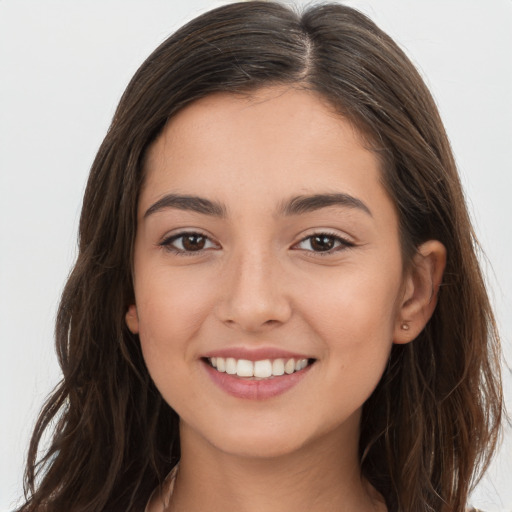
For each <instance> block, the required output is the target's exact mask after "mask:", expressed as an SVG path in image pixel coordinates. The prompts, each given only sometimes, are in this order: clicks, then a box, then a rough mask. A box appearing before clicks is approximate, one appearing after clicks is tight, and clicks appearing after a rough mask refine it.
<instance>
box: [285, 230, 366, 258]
mask: <svg viewBox="0 0 512 512" xmlns="http://www.w3.org/2000/svg"><path fill="white" fill-rule="evenodd" d="M315 236H326V237H330V238H334V239H335V241H337V242H340V244H339V245H338V246H335V247H333V248H332V249H329V250H327V251H314V250H310V249H300V248H297V246H298V245H299V244H301V243H302V242H305V241H306V240H308V239H311V238H313V237H315ZM355 246H356V244H355V242H353V241H352V240H350V239H349V238H348V237H347V236H343V235H341V234H340V233H337V232H334V231H331V230H329V229H319V230H316V231H313V232H311V233H309V234H307V235H306V236H303V237H302V238H301V239H300V240H299V241H298V242H296V243H294V244H293V246H292V249H294V250H299V251H304V252H307V253H311V254H313V255H315V256H327V255H329V254H334V253H337V252H340V251H344V250H346V249H350V248H352V247H355Z"/></svg>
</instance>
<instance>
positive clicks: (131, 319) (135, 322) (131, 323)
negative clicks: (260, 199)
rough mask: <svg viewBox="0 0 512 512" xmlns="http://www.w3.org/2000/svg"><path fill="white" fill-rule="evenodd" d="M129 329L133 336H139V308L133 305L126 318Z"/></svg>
mask: <svg viewBox="0 0 512 512" xmlns="http://www.w3.org/2000/svg"><path fill="white" fill-rule="evenodd" d="M124 319H125V322H126V325H127V326H128V329H130V331H131V332H132V334H139V317H138V315H137V306H135V304H132V305H131V306H130V307H129V308H128V311H127V312H126V315H125V317H124Z"/></svg>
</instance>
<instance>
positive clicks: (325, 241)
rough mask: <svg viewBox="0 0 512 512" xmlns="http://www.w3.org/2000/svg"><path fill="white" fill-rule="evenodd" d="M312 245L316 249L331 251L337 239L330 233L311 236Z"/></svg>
mask: <svg viewBox="0 0 512 512" xmlns="http://www.w3.org/2000/svg"><path fill="white" fill-rule="evenodd" d="M310 243H311V247H312V249H313V250H315V251H320V252H321V251H329V250H331V249H332V248H333V247H334V243H335V240H334V238H333V237H332V236H328V235H315V236H312V237H311V242H310Z"/></svg>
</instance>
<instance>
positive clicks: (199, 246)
mask: <svg viewBox="0 0 512 512" xmlns="http://www.w3.org/2000/svg"><path fill="white" fill-rule="evenodd" d="M160 246H162V247H164V248H165V249H166V250H168V251H170V252H173V253H176V254H191V253H197V252H201V251H205V250H207V249H215V248H219V246H218V245H217V244H215V243H214V242H212V241H211V240H210V238H208V237H207V236H205V235H203V234H202V233H193V232H191V233H180V234H179V235H174V236H171V237H169V238H166V239H165V240H163V241H162V242H161V243H160Z"/></svg>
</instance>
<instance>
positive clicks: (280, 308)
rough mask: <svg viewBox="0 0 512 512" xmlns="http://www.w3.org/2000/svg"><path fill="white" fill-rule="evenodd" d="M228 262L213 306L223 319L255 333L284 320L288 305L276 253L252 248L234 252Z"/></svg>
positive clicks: (230, 324) (288, 299)
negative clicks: (221, 290)
mask: <svg viewBox="0 0 512 512" xmlns="http://www.w3.org/2000/svg"><path fill="white" fill-rule="evenodd" d="M228 265H229V272H227V274H228V276H227V279H226V280H225V281H224V285H223V286H222V288H223V294H222V299H221V301H220V302H219V304H218V308H217V312H218V315H219V318H220V320H221V321H222V322H223V323H225V324H226V325H228V326H229V327H231V328H236V329H240V330H242V331H245V332H254V333H256V332H261V331H266V330H267V329H269V328H272V327H276V326H278V325H281V324H284V323H285V322H287V321H288V319H289V318H290V316H291V314H292V306H291V301H290V297H288V296H287V293H286V292H287V290H286V286H285V278H284V272H283V269H282V268H281V265H280V264H279V261H278V259H277V257H275V256H274V257H273V256H272V255H271V254H269V253H266V254H265V253H263V251H261V252H260V251H254V250H253V251H248V252H246V253H244V254H240V255H238V256H234V257H233V258H232V259H231V261H230V262H229V263H228Z"/></svg>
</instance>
